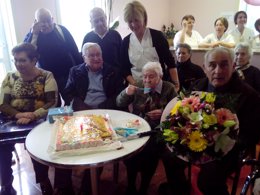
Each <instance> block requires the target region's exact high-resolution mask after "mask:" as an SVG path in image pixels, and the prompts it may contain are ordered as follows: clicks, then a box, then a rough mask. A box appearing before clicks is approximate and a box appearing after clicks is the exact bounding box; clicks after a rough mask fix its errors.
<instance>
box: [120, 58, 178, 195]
mask: <svg viewBox="0 0 260 195" xmlns="http://www.w3.org/2000/svg"><path fill="white" fill-rule="evenodd" d="M142 76H143V82H142V83H137V84H136V86H134V85H129V86H128V87H127V88H126V89H125V90H123V91H122V92H121V93H120V94H119V95H118V97H117V105H118V106H119V107H127V106H128V105H129V104H131V103H132V104H133V113H134V114H136V115H139V116H141V117H143V118H144V119H145V120H146V121H147V122H148V123H149V124H150V126H151V128H152V129H154V128H155V127H156V126H157V125H159V124H160V118H161V115H162V111H163V109H164V108H165V106H166V105H167V104H168V102H169V101H170V100H171V99H173V98H174V97H175V96H176V92H175V90H174V86H173V85H172V83H170V82H167V81H162V77H163V72H162V68H161V65H160V63H159V62H148V63H147V64H145V65H144V67H143V68H142ZM148 89H149V90H148ZM162 147H163V145H162V144H159V143H158V142H157V141H156V138H155V137H154V136H152V137H151V138H150V140H149V141H148V144H147V145H146V146H145V147H144V149H143V150H142V151H141V152H140V153H138V154H137V155H135V156H133V157H132V158H130V159H128V160H126V161H125V164H126V167H127V175H128V189H127V194H136V186H135V183H136V182H135V180H136V176H137V172H138V171H140V172H141V176H142V181H141V186H140V190H139V194H146V193H147V189H148V187H149V183H150V181H151V179H152V176H153V174H154V172H155V170H156V167H157V164H158V160H159V153H160V149H162Z"/></svg>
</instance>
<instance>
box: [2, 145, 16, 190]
mask: <svg viewBox="0 0 260 195" xmlns="http://www.w3.org/2000/svg"><path fill="white" fill-rule="evenodd" d="M13 150H14V144H3V145H0V184H1V186H8V185H12V183H13V170H12V168H11V166H12V151H13Z"/></svg>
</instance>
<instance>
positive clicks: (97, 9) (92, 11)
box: [89, 7, 106, 19]
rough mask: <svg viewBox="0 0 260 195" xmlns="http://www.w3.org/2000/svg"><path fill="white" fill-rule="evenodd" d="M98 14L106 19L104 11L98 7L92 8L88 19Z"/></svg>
mask: <svg viewBox="0 0 260 195" xmlns="http://www.w3.org/2000/svg"><path fill="white" fill-rule="evenodd" d="M97 13H98V14H99V15H102V16H104V17H106V14H105V12H104V10H103V9H101V8H100V7H94V8H93V9H92V10H90V12H89V17H90V19H92V17H93V15H94V14H97Z"/></svg>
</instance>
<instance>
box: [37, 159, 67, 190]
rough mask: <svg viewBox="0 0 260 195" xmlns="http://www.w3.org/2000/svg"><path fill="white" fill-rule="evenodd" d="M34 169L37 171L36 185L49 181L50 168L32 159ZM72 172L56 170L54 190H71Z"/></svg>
mask: <svg viewBox="0 0 260 195" xmlns="http://www.w3.org/2000/svg"><path fill="white" fill-rule="evenodd" d="M32 163H33V168H34V171H35V178H36V183H41V182H45V181H46V180H48V179H49V177H48V170H49V166H47V165H44V164H41V163H39V162H37V161H36V160H34V159H32ZM71 175H72V170H71V169H60V168H55V176H54V188H71V187H72V179H71Z"/></svg>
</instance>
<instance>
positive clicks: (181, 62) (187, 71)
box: [175, 43, 205, 90]
mask: <svg viewBox="0 0 260 195" xmlns="http://www.w3.org/2000/svg"><path fill="white" fill-rule="evenodd" d="M175 54H176V59H177V63H176V66H177V70H178V77H179V81H180V89H181V90H182V89H185V90H188V89H190V86H191V84H192V83H193V82H194V81H196V80H198V79H201V78H203V77H205V74H204V72H203V70H202V68H201V67H200V66H198V65H196V64H193V63H192V62H191V59H190V58H191V47H190V46H189V45H188V44H186V43H180V44H178V45H177V46H176V50H175Z"/></svg>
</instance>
